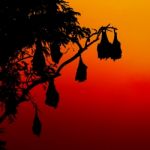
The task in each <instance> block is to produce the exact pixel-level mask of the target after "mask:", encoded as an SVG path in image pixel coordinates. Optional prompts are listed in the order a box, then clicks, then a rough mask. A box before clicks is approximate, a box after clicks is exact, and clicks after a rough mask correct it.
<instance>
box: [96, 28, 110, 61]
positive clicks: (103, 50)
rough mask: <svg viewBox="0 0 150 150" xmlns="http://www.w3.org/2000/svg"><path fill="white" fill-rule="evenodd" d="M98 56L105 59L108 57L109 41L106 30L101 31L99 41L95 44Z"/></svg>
mask: <svg viewBox="0 0 150 150" xmlns="http://www.w3.org/2000/svg"><path fill="white" fill-rule="evenodd" d="M97 52H98V58H100V59H107V58H109V57H110V52H111V43H110V42H109V41H108V38H107V34H106V30H103V31H102V38H101V42H100V43H99V44H98V46H97Z"/></svg>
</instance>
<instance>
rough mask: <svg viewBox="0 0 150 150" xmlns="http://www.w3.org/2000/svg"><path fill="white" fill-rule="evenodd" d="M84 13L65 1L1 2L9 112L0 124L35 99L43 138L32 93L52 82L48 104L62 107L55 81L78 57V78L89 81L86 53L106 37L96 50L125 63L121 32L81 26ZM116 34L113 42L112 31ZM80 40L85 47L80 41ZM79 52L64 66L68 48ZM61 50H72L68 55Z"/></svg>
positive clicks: (0, 51)
mask: <svg viewBox="0 0 150 150" xmlns="http://www.w3.org/2000/svg"><path fill="white" fill-rule="evenodd" d="M79 15H80V13H79V12H76V11H74V10H73V8H71V7H70V6H69V4H68V2H66V1H65V0H1V1H0V102H1V103H2V104H3V107H4V109H5V111H4V113H3V114H2V115H1V116H0V122H3V121H4V119H5V118H6V117H9V118H10V119H13V118H14V117H15V114H16V113H17V106H18V105H19V104H20V103H22V102H24V101H28V100H30V102H31V103H32V104H33V106H34V108H35V118H34V122H33V128H32V129H33V132H34V133H35V134H36V135H40V132H41V122H40V119H39V117H38V109H37V106H36V104H35V103H34V102H33V101H32V98H31V97H30V91H31V90H32V88H34V87H35V86H37V85H39V84H43V83H47V84H48V87H47V92H46V100H45V104H46V105H48V106H52V107H54V108H56V107H57V105H58V101H59V93H58V91H57V89H56V87H55V78H57V77H58V76H60V73H61V70H62V69H63V68H64V67H65V66H66V65H67V64H69V63H71V62H72V61H74V60H75V59H77V58H80V59H79V65H78V68H77V72H76V76H75V79H76V80H78V81H80V82H81V81H85V80H86V78H87V66H86V65H85V64H84V63H83V60H82V58H81V54H82V53H83V52H84V51H85V50H87V49H88V48H89V47H90V46H91V45H92V44H94V43H95V42H97V41H98V40H100V37H101V33H102V38H101V42H100V44H98V46H97V52H98V58H100V59H103V58H104V59H105V58H106V59H108V58H112V59H113V60H115V59H119V58H121V49H120V43H119V41H118V39H117V33H116V30H117V29H116V28H114V27H112V26H110V25H107V26H102V27H100V28H99V29H90V28H86V27H81V25H80V24H79V22H78V16H79ZM108 31H114V33H115V34H114V42H113V43H110V42H109V41H108V39H107V32H108ZM81 40H82V41H83V42H81ZM69 44H72V45H73V46H76V47H78V49H77V50H75V52H76V53H75V54H74V55H73V56H71V57H70V58H69V59H67V60H64V61H63V62H61V58H63V56H64V55H65V53H68V52H71V49H67V48H66V46H67V45H69ZM62 49H67V50H66V52H63V50H62Z"/></svg>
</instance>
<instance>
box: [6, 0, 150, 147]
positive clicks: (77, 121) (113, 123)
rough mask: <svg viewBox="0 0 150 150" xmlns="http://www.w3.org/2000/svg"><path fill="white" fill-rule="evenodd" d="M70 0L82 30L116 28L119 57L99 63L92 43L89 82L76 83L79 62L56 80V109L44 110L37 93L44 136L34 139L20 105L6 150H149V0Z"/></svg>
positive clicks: (29, 114)
mask: <svg viewBox="0 0 150 150" xmlns="http://www.w3.org/2000/svg"><path fill="white" fill-rule="evenodd" d="M69 2H70V5H71V7H73V8H74V9H75V10H76V11H79V12H81V16H80V17H79V21H80V24H81V25H82V26H87V27H91V28H98V27H100V26H102V25H107V24H109V23H110V24H111V25H113V26H115V27H117V28H118V38H119V41H120V42H121V47H122V51H123V55H122V59H121V60H118V61H115V62H114V61H112V60H107V61H104V60H99V59H98V58H97V50H96V46H97V44H94V45H92V46H91V48H89V49H88V51H86V52H85V53H84V54H83V60H84V63H85V64H86V65H87V66H88V79H87V81H85V82H84V83H78V82H76V81H75V80H74V76H75V72H76V68H77V63H78V60H76V61H74V62H73V63H71V64H69V65H68V66H67V67H66V68H64V69H63V70H62V72H61V74H62V76H61V77H59V78H58V79H57V80H56V86H57V90H58V91H59V93H60V103H59V106H58V108H57V109H56V110H54V109H53V108H48V107H47V106H45V105H44V102H43V101H44V100H43V99H44V94H43V93H42V92H43V91H42V92H41V91H40V89H41V88H40V87H39V88H37V89H35V90H34V91H33V95H34V98H35V101H37V102H38V105H39V107H40V108H41V109H40V110H41V114H40V116H41V120H42V122H43V132H42V135H41V137H40V138H37V137H35V136H34V135H32V131H31V126H32V119H33V113H32V112H33V110H32V106H31V105H30V104H28V103H25V104H22V105H21V106H20V108H19V109H18V111H19V113H18V116H17V120H16V122H15V123H13V124H12V125H9V126H8V129H7V134H6V137H5V138H6V139H7V141H8V150H15V149H17V150H19V149H21V150H26V149H28V150H34V149H36V150H149V149H150V38H149V35H150V1H149V0H136V1H133V0H105V1H102V0H92V1H88V0H70V1H69ZM109 38H110V40H111V38H112V37H111V33H110V37H109ZM39 91H40V92H39ZM26 106H27V107H26ZM18 143H20V144H19V145H18Z"/></svg>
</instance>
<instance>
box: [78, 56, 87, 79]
mask: <svg viewBox="0 0 150 150" xmlns="http://www.w3.org/2000/svg"><path fill="white" fill-rule="evenodd" d="M86 79H87V66H86V65H85V64H84V63H83V61H82V58H81V56H80V60H79V65H78V68H77V72H76V76H75V80H78V81H79V82H82V81H85V80H86Z"/></svg>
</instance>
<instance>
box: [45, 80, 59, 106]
mask: <svg viewBox="0 0 150 150" xmlns="http://www.w3.org/2000/svg"><path fill="white" fill-rule="evenodd" d="M58 102H59V94H58V92H57V90H56V88H55V84H54V80H52V81H49V86H48V89H47V93H46V100H45V104H46V105H48V106H52V107H54V108H56V107H57V105H58Z"/></svg>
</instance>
